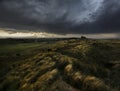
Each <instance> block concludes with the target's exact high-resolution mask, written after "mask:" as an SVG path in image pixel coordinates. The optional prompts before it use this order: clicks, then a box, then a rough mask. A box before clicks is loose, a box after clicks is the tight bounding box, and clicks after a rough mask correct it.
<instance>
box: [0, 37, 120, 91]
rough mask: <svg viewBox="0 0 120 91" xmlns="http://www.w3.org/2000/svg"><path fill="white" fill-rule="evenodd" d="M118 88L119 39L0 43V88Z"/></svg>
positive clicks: (43, 90)
mask: <svg viewBox="0 0 120 91" xmlns="http://www.w3.org/2000/svg"><path fill="white" fill-rule="evenodd" d="M5 41H6V40H5ZM2 42H3V41H2ZM7 42H8V41H7ZM119 90H120V41H119V40H88V39H63V40H59V39H58V40H55V41H50V40H44V41H40V42H36V41H35V42H33V41H32V42H31V41H29V42H28V41H27V42H26V41H24V43H23V40H22V42H20V41H16V42H10V43H9V44H7V43H6V42H4V43H3V44H1V45H0V91H119Z"/></svg>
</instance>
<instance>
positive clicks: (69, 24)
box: [0, 0, 120, 34]
mask: <svg viewBox="0 0 120 91" xmlns="http://www.w3.org/2000/svg"><path fill="white" fill-rule="evenodd" d="M0 27H2V28H3V27H4V28H16V29H20V31H24V30H25V29H31V30H32V31H39V32H48V33H56V34H95V33H97V34H101V33H119V32H120V0H0Z"/></svg>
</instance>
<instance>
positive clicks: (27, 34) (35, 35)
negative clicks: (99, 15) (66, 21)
mask: <svg viewBox="0 0 120 91" xmlns="http://www.w3.org/2000/svg"><path fill="white" fill-rule="evenodd" d="M81 36H86V37H87V38H94V39H105V38H106V39H107V38H113V39H115V38H120V37H119V34H117V33H106V34H105V33H102V34H66V35H60V34H53V33H46V32H28V31H27V32H17V31H16V32H11V31H6V30H3V29H0V38H70V37H78V38H80V37H81Z"/></svg>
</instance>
